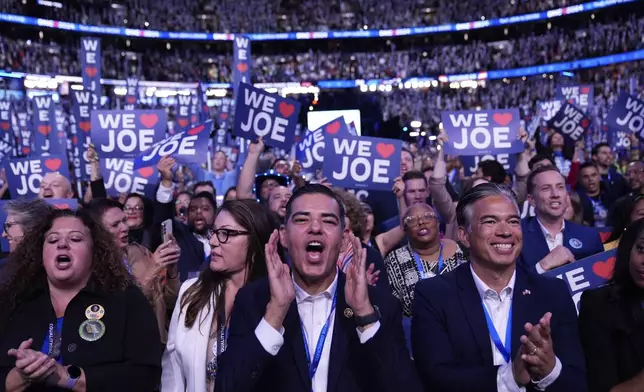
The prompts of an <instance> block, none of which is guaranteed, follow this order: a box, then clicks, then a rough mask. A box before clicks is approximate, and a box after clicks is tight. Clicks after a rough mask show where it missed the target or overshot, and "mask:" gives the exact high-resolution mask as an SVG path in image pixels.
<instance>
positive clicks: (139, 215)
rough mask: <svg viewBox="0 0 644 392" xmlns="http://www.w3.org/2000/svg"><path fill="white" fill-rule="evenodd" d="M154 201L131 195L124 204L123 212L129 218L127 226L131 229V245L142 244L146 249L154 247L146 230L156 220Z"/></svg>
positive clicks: (134, 194) (136, 194) (135, 194)
mask: <svg viewBox="0 0 644 392" xmlns="http://www.w3.org/2000/svg"><path fill="white" fill-rule="evenodd" d="M152 210H153V204H152V201H151V200H149V199H147V198H145V197H143V196H141V195H139V194H138V193H131V194H129V195H127V197H126V198H125V201H124V202H123V212H124V213H125V217H126V218H127V225H128V227H129V228H130V234H129V240H130V243H137V244H141V245H143V246H145V247H148V248H149V247H150V246H151V245H152V239H151V238H149V236H150V234H149V233H148V231H147V230H146V229H147V228H148V227H149V226H150V225H151V224H152V219H153V218H154V214H153V211H152Z"/></svg>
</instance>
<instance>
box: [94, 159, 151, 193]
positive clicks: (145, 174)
mask: <svg viewBox="0 0 644 392" xmlns="http://www.w3.org/2000/svg"><path fill="white" fill-rule="evenodd" d="M101 173H102V174H103V179H104V180H103V181H104V182H105V191H106V192H107V194H108V195H110V196H118V195H120V194H123V193H138V194H140V195H147V194H148V192H147V190H148V189H149V188H150V187H152V188H154V186H155V185H156V183H157V182H158V177H159V176H158V173H157V169H156V168H155V167H144V168H141V169H138V170H136V169H135V168H134V161H132V160H129V159H118V158H106V159H101Z"/></svg>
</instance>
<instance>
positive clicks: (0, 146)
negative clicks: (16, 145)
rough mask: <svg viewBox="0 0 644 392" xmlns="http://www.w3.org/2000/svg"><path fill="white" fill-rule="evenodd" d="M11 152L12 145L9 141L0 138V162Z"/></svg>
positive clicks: (10, 154)
mask: <svg viewBox="0 0 644 392" xmlns="http://www.w3.org/2000/svg"><path fill="white" fill-rule="evenodd" d="M12 154H13V145H11V143H10V142H6V141H4V140H2V139H0V162H2V161H3V160H4V159H5V158H6V157H10V156H12Z"/></svg>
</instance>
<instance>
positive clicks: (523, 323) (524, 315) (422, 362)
mask: <svg viewBox="0 0 644 392" xmlns="http://www.w3.org/2000/svg"><path fill="white" fill-rule="evenodd" d="M457 221H458V225H459V240H460V241H461V242H462V243H463V244H464V245H465V246H466V247H468V248H469V250H470V261H471V262H470V263H467V264H463V265H461V266H460V267H458V268H457V269H455V270H454V271H452V272H450V273H448V274H445V275H440V276H437V277H435V278H432V279H426V280H423V281H421V282H419V283H418V284H417V285H416V294H415V299H414V305H413V319H412V330H411V340H412V349H413V353H414V359H415V362H416V367H417V368H418V372H419V374H420V376H421V379H422V381H423V383H424V385H425V388H426V390H437V391H477V392H487V391H490V392H492V391H497V390H498V391H520V390H525V389H529V390H547V391H561V392H569V391H575V392H583V391H585V390H586V383H585V370H584V357H583V353H582V349H581V345H580V343H579V337H578V335H577V312H576V310H575V306H574V304H573V302H572V298H571V297H570V294H569V293H568V289H567V288H566V284H565V283H564V282H562V281H560V280H558V279H551V278H545V277H540V276H538V275H536V274H529V273H527V272H526V271H524V270H523V269H521V268H517V267H516V263H515V260H516V258H517V257H518V256H519V253H520V251H521V246H522V234H521V223H520V217H519V208H518V206H517V203H516V199H514V194H513V193H512V192H511V191H509V189H507V188H505V187H503V186H501V185H497V184H492V183H487V184H481V185H478V186H476V187H474V188H472V189H471V190H470V191H469V192H467V193H466V194H465V195H464V196H463V197H462V198H461V200H460V201H459V204H458V207H457ZM522 388H525V389H522Z"/></svg>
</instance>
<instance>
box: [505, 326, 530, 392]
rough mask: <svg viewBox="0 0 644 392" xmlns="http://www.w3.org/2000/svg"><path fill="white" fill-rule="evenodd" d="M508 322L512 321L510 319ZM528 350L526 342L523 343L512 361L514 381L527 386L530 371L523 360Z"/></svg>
mask: <svg viewBox="0 0 644 392" xmlns="http://www.w3.org/2000/svg"><path fill="white" fill-rule="evenodd" d="M508 322H512V321H511V320H510V321H508ZM522 342H523V340H522ZM526 350H527V349H526V346H525V344H521V347H519V349H518V350H517V353H516V356H515V358H514V360H513V361H512V374H513V375H514V381H515V382H516V383H517V385H518V386H519V387H523V386H526V385H528V384H529V383H530V373H529V372H528V367H527V365H526V363H525V362H524V361H523V356H524V355H526V354H527V351H526Z"/></svg>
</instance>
